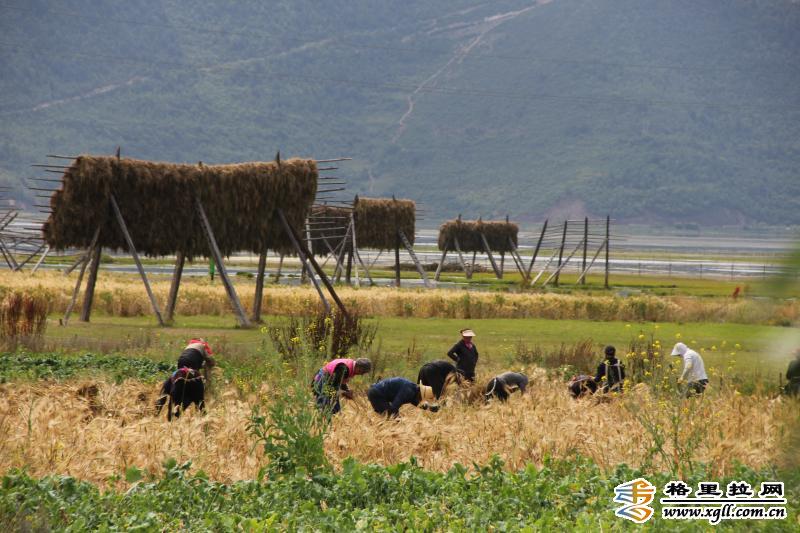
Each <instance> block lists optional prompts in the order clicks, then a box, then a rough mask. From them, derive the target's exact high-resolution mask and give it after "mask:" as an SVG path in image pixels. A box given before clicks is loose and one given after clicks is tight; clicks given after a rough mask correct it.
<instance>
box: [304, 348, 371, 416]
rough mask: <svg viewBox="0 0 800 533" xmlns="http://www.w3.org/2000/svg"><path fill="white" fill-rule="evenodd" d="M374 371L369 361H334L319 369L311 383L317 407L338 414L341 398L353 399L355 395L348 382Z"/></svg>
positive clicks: (362, 359)
mask: <svg viewBox="0 0 800 533" xmlns="http://www.w3.org/2000/svg"><path fill="white" fill-rule="evenodd" d="M370 370H372V362H371V361H370V360H369V359H364V358H361V359H334V360H333V361H330V362H329V363H325V365H324V366H323V367H322V368H320V369H319V372H317V375H315V376H314V379H313V381H312V382H311V389H312V390H313V391H314V396H315V397H316V399H317V407H319V408H320V409H322V410H330V413H331V414H336V413H338V412H339V411H340V410H341V405H340V404H339V396H340V395H342V396H344V397H345V398H352V397H353V393H352V392H351V391H350V389H349V388H348V387H347V382H348V381H350V378H352V377H353V376H359V375H361V374H366V373H367V372H369V371H370Z"/></svg>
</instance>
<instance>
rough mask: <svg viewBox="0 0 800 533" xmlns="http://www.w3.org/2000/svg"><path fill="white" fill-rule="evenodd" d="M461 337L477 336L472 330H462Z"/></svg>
mask: <svg viewBox="0 0 800 533" xmlns="http://www.w3.org/2000/svg"><path fill="white" fill-rule="evenodd" d="M461 336H462V337H474V336H475V332H474V331H472V330H471V329H462V330H461Z"/></svg>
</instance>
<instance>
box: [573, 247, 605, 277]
mask: <svg viewBox="0 0 800 533" xmlns="http://www.w3.org/2000/svg"><path fill="white" fill-rule="evenodd" d="M605 247H606V241H603V244H601V245H600V247H599V248H598V249H597V253H595V254H594V257H592V260H591V262H590V263H589V266H587V267H586V268H584V269H583V272H581V275H580V276H579V277H578V281H579V282H581V283H582V280H584V279H586V274H587V273H588V272H589V269H590V268H592V265H594V262H595V261H596V260H597V257H598V256H599V255H600V252H601V251H603V249H604V248H605Z"/></svg>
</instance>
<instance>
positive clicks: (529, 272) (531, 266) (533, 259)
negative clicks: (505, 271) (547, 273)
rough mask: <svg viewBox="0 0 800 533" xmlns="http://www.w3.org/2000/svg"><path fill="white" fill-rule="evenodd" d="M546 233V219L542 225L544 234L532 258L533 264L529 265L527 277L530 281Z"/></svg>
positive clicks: (540, 236) (541, 235)
mask: <svg viewBox="0 0 800 533" xmlns="http://www.w3.org/2000/svg"><path fill="white" fill-rule="evenodd" d="M545 231H547V219H545V221H544V225H542V233H541V234H540V235H539V240H538V241H537V242H536V248H534V249H533V256H532V257H531V262H530V264H529V265H528V275H527V278H528V279H531V270H533V263H534V262H535V261H536V256H537V255H539V249H540V248H541V246H542V240H543V239H544V232H545Z"/></svg>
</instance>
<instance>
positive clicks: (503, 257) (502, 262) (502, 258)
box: [500, 252, 506, 279]
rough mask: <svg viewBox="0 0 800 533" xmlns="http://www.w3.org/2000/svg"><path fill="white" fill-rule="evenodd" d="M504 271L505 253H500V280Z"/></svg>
mask: <svg viewBox="0 0 800 533" xmlns="http://www.w3.org/2000/svg"><path fill="white" fill-rule="evenodd" d="M505 270H506V253H505V252H500V279H503V274H504V273H505Z"/></svg>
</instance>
